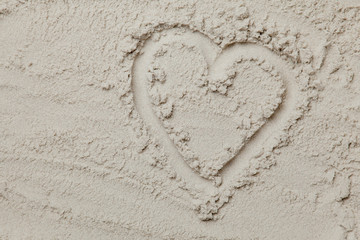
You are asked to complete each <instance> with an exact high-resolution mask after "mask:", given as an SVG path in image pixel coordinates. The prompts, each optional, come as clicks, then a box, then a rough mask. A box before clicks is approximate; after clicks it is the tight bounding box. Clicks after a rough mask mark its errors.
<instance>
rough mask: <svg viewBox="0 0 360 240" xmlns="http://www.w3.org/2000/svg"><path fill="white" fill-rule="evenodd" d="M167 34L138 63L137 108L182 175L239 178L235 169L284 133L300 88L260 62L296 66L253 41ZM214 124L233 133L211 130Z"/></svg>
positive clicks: (175, 31) (187, 33)
mask: <svg viewBox="0 0 360 240" xmlns="http://www.w3.org/2000/svg"><path fill="white" fill-rule="evenodd" d="M161 34H162V37H161V38H160V40H157V41H154V40H153V39H148V40H146V42H145V44H144V46H143V49H142V54H141V55H139V56H138V57H137V59H136V60H135V62H134V66H133V79H132V88H133V94H134V102H135V105H136V109H137V110H138V112H139V113H140V115H141V117H142V118H143V119H144V120H145V122H146V123H147V124H149V125H150V126H151V128H152V130H153V132H154V133H157V134H158V135H159V138H160V139H161V140H162V141H163V143H164V145H165V147H166V148H167V149H168V150H170V152H171V153H172V158H173V159H172V163H173V164H172V165H173V167H174V168H175V170H176V172H177V173H179V174H181V175H182V176H183V177H185V178H190V179H192V180H194V181H196V182H201V183H203V182H204V181H203V179H201V178H199V177H198V176H194V173H193V171H195V172H197V173H198V174H199V175H201V176H202V177H204V178H208V179H216V177H217V176H218V175H219V173H220V171H221V175H222V176H223V177H225V176H226V175H233V174H232V173H228V172H232V171H235V172H236V171H238V170H239V168H241V167H242V166H241V165H244V164H246V161H248V160H249V159H250V158H251V157H252V156H254V155H255V154H256V153H258V152H261V144H262V142H263V141H266V139H268V138H269V137H270V138H271V134H272V133H274V132H277V130H281V126H282V125H283V124H282V123H283V122H284V121H286V120H287V116H288V115H289V113H290V111H291V110H292V107H293V105H294V100H293V97H295V95H296V94H295V93H291V95H292V96H293V97H290V94H289V93H290V92H294V90H295V89H296V87H294V86H293V83H291V80H294V79H293V77H291V76H288V74H287V73H286V71H282V72H281V74H278V73H277V72H276V71H275V70H274V69H273V68H272V66H271V65H269V64H268V63H266V62H264V61H263V60H261V59H266V60H267V61H269V60H270V61H271V63H273V64H275V65H276V66H277V67H279V69H286V68H290V66H288V65H287V64H286V63H285V62H284V61H283V60H281V59H280V57H279V56H277V55H275V54H274V53H272V52H271V51H270V50H268V49H266V48H264V47H261V46H257V45H254V44H244V43H242V44H240V43H238V44H233V45H232V46H229V47H227V48H226V49H221V48H219V47H218V46H217V45H215V44H214V43H212V42H211V40H210V39H209V38H207V37H206V36H204V35H202V34H201V33H198V32H192V31H190V30H187V29H186V30H184V29H183V28H181V29H172V30H165V31H162V32H161ZM172 58H173V59H172ZM179 58H182V59H180V60H179ZM189 58H190V59H189ZM176 59H178V60H179V61H174V60H176ZM182 64H183V65H182ZM163 66H167V68H166V67H165V68H163ZM224 69H227V71H223V70H224ZM259 72H260V73H259ZM219 73H222V74H219ZM283 80H285V83H286V89H287V92H286V96H285V100H283V98H284V92H285V91H284V89H285V87H284V82H283ZM169 89H171V91H168V90H169ZM191 91H192V92H191ZM189 92H190V93H189ZM164 93H165V94H164ZM166 93H167V94H166ZM199 99H200V100H199ZM234 99H235V100H236V101H234ZM264 100H265V101H264ZM280 106H281V107H280ZM184 109H185V110H184ZM209 109H211V111H208V110H209ZM239 109H240V110H239ZM254 109H255V111H254ZM235 110H236V111H235ZM275 111H277V112H276V113H275ZM214 112H215V114H212V113H214ZM216 118H217V119H216ZM234 119H235V120H234ZM206 124H208V125H209V126H210V127H208V128H207V129H205V130H207V131H203V130H202V129H201V128H199V127H201V125H206ZM221 124H222V125H223V126H221ZM214 126H215V129H216V130H226V131H227V132H225V133H224V132H221V131H220V132H219V131H218V132H215V133H214V131H209V129H214ZM189 130H190V131H189ZM260 130H261V131H260ZM189 132H190V134H189ZM184 133H185V134H184ZM209 133H210V134H209ZM189 135H190V136H189ZM204 135H205V137H204ZM169 136H170V137H169ZM219 136H220V137H219ZM224 136H225V137H224ZM273 137H274V136H273ZM194 139H195V141H194ZM191 141H193V142H191ZM202 141H205V142H206V141H207V142H206V143H205V144H204V143H203V142H202ZM224 143H225V144H226V145H225V146H224V145H222V146H221V147H220V148H217V146H219V145H221V144H224ZM259 144H260V146H259ZM197 146H200V148H199V149H196V147H197ZM202 150H204V151H203V152H201V151H202ZM219 150H220V151H219ZM214 151H215V152H216V151H217V152H218V155H216V154H214ZM199 152H200V154H199ZM240 152H241V154H240ZM201 153H203V154H201ZM179 158H181V159H184V160H185V162H187V163H188V166H190V167H191V169H192V170H193V171H191V170H190V169H189V168H188V167H187V166H186V164H184V161H179V160H178V159H179ZM238 158H241V160H240V159H238ZM175 159H176V160H175ZM231 159H233V160H232V161H231V162H229V161H230V160H231ZM226 165H227V166H226ZM224 166H226V167H224ZM195 179H196V180H195Z"/></svg>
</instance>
